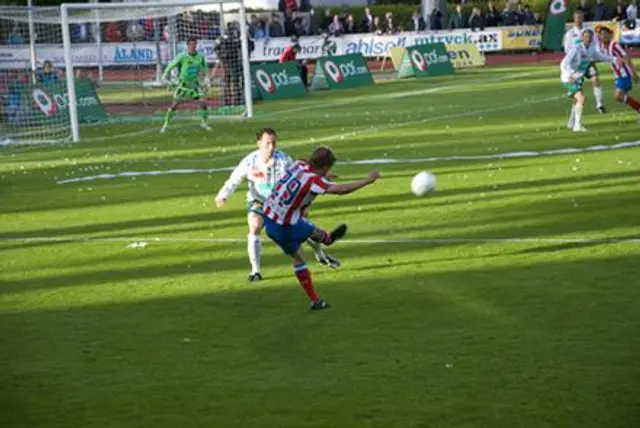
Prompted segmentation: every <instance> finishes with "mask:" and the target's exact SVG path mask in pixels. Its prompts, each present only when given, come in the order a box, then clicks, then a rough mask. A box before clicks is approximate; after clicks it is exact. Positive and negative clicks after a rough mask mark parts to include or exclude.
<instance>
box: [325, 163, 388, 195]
mask: <svg viewBox="0 0 640 428" xmlns="http://www.w3.org/2000/svg"><path fill="white" fill-rule="evenodd" d="M379 178H380V171H379V170H377V169H374V170H373V171H371V172H370V173H369V175H368V176H367V177H366V178H363V179H362V180H359V181H354V182H352V183H336V184H332V185H330V186H329V188H328V189H327V193H330V194H332V195H347V194H349V193H352V192H355V191H356V190H358V189H362V188H363V187H365V186H368V185H370V184H373V183H375V182H376V180H378V179H379Z"/></svg>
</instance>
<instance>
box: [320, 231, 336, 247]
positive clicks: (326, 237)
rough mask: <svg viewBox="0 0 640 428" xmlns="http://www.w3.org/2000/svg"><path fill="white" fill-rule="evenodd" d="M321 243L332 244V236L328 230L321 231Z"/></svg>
mask: <svg viewBox="0 0 640 428" xmlns="http://www.w3.org/2000/svg"><path fill="white" fill-rule="evenodd" d="M322 243H323V244H324V245H331V244H333V237H332V236H331V234H330V233H329V232H323V233H322Z"/></svg>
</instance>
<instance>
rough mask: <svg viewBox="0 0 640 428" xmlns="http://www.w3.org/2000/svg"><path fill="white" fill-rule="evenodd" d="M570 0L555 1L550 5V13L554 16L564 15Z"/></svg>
mask: <svg viewBox="0 0 640 428" xmlns="http://www.w3.org/2000/svg"><path fill="white" fill-rule="evenodd" d="M567 3H568V0H553V1H552V2H551V3H549V13H551V14H552V15H562V14H563V13H565V12H566V11H567Z"/></svg>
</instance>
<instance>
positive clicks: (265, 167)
mask: <svg viewBox="0 0 640 428" xmlns="http://www.w3.org/2000/svg"><path fill="white" fill-rule="evenodd" d="M256 137H257V141H258V150H256V151H254V152H251V153H249V154H248V155H247V156H245V157H244V159H242V161H240V163H239V164H238V166H237V167H236V168H235V169H234V170H233V172H232V173H231V176H230V177H229V179H228V180H227V181H226V182H225V183H224V185H223V186H222V188H221V189H220V191H219V192H218V195H217V196H216V205H217V206H218V207H221V206H222V205H224V204H225V202H226V201H227V199H228V198H229V196H231V194H232V193H233V192H234V191H235V190H236V189H237V188H238V186H239V185H240V184H241V183H242V181H243V180H244V179H246V180H247V182H248V184H249V190H248V192H247V222H248V224H249V235H248V237H247V240H248V252H249V262H250V263H251V273H250V274H249V281H259V280H261V279H262V275H261V274H260V259H261V247H262V245H261V242H260V232H261V231H262V228H263V227H264V221H263V218H262V215H263V212H262V206H263V204H264V201H265V200H266V198H267V197H268V196H269V194H270V193H271V191H272V190H273V188H274V187H275V185H276V183H278V181H280V179H281V178H282V177H283V176H284V175H285V173H286V171H287V168H288V167H289V166H290V165H291V163H292V160H291V158H290V157H289V156H288V155H287V154H286V153H284V152H281V151H280V150H276V139H277V135H276V132H275V131H274V130H273V129H271V128H263V129H261V130H260V131H259V132H258V134H257V136H256ZM309 245H311V246H312V247H313V250H314V253H315V256H316V260H318V262H320V263H321V264H324V265H327V266H329V267H331V268H337V267H339V266H340V262H339V261H338V260H336V259H334V258H333V257H331V256H329V255H328V254H326V253H325V252H324V250H323V249H322V246H321V244H318V243H316V242H312V241H309Z"/></svg>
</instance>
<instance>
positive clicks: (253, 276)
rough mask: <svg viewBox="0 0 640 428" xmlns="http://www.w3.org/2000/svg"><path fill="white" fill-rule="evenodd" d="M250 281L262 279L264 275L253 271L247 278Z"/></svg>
mask: <svg viewBox="0 0 640 428" xmlns="http://www.w3.org/2000/svg"><path fill="white" fill-rule="evenodd" d="M247 279H248V280H249V281H250V282H254V281H262V275H260V272H256V273H252V274H250V275H249V278H247Z"/></svg>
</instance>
